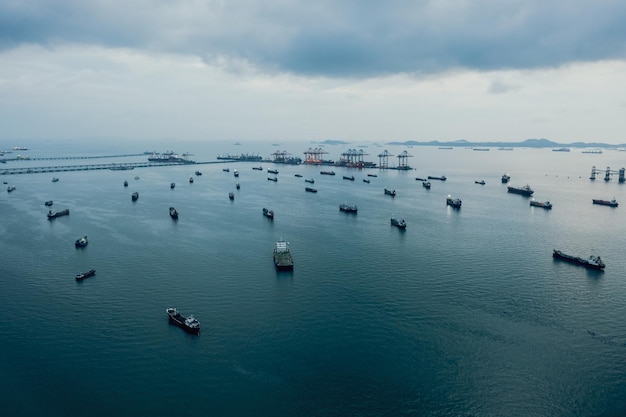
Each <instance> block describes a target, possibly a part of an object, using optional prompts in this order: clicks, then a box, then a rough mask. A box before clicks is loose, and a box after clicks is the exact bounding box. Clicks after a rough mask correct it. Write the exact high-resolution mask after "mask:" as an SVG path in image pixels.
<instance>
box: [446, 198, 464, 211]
mask: <svg viewBox="0 0 626 417" xmlns="http://www.w3.org/2000/svg"><path fill="white" fill-rule="evenodd" d="M446 205H448V206H452V208H456V209H459V208H461V199H460V198H452V197H451V196H448V198H447V199H446Z"/></svg>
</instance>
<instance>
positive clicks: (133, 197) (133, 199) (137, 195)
mask: <svg viewBox="0 0 626 417" xmlns="http://www.w3.org/2000/svg"><path fill="white" fill-rule="evenodd" d="M138 198H139V193H138V192H137V191H135V192H134V193H132V194H131V195H130V199H131V200H132V201H137V199H138Z"/></svg>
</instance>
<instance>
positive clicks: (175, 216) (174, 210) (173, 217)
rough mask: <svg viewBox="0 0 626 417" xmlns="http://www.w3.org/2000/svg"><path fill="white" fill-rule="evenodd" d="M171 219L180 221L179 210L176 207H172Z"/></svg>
mask: <svg viewBox="0 0 626 417" xmlns="http://www.w3.org/2000/svg"><path fill="white" fill-rule="evenodd" d="M170 217H171V218H172V219H174V220H176V219H178V210H176V209H175V208H174V207H170Z"/></svg>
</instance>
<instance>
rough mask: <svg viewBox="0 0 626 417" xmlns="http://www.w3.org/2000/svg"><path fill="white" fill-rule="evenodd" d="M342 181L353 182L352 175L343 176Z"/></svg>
mask: <svg viewBox="0 0 626 417" xmlns="http://www.w3.org/2000/svg"><path fill="white" fill-rule="evenodd" d="M343 179H344V180H349V181H354V175H350V176H347V175H344V176H343Z"/></svg>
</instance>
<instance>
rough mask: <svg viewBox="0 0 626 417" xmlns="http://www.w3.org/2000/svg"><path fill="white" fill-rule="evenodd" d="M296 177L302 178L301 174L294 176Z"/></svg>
mask: <svg viewBox="0 0 626 417" xmlns="http://www.w3.org/2000/svg"><path fill="white" fill-rule="evenodd" d="M294 177H296V178H302V175H301V174H296V175H294Z"/></svg>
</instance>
